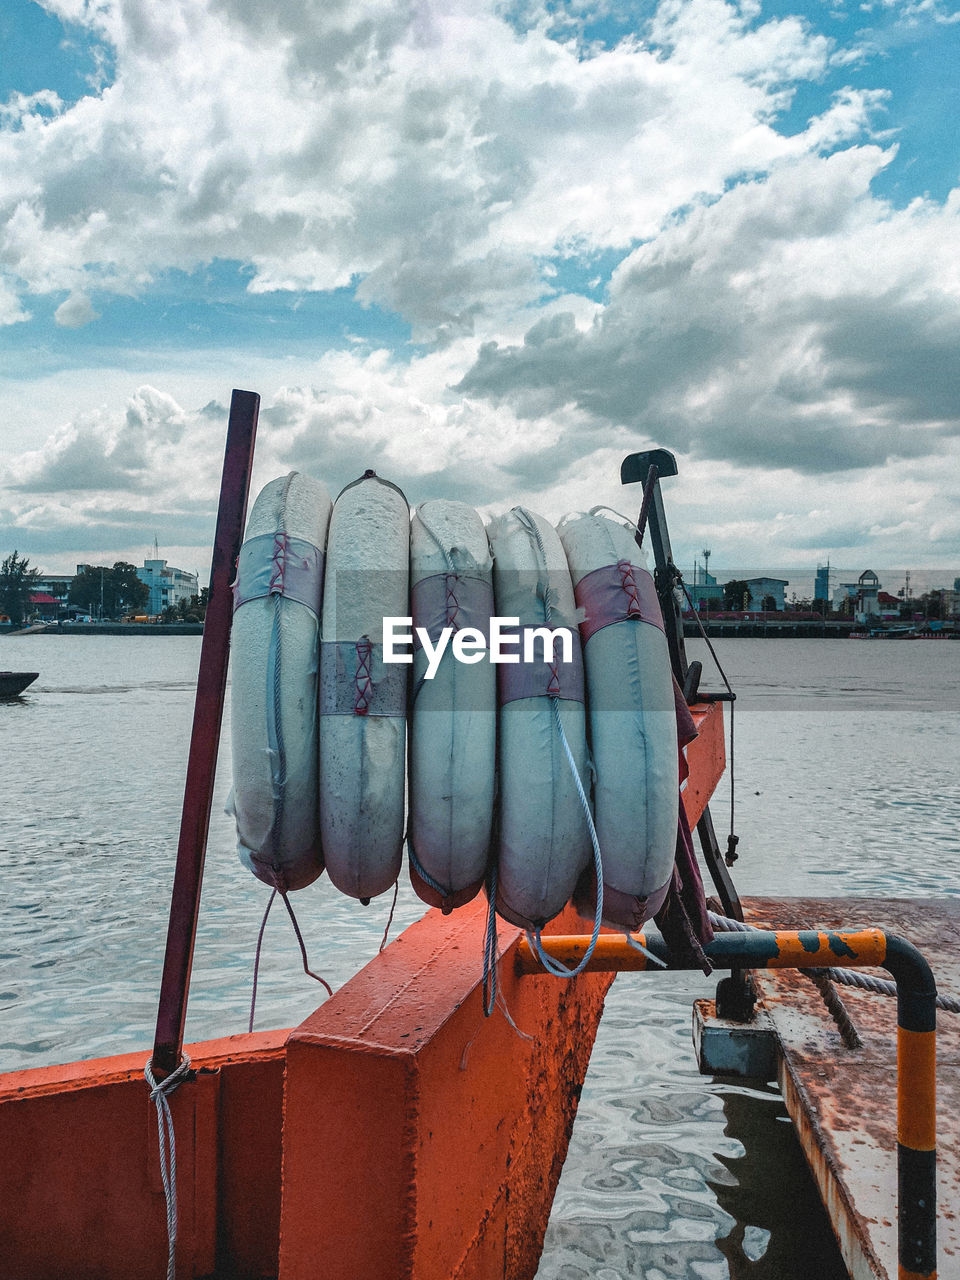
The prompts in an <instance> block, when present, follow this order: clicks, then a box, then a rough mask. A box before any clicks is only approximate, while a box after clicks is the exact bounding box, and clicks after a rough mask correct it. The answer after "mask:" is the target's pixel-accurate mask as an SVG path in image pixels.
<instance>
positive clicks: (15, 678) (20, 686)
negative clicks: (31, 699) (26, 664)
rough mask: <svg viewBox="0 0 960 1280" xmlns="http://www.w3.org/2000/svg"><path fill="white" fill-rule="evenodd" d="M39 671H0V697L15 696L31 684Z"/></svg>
mask: <svg viewBox="0 0 960 1280" xmlns="http://www.w3.org/2000/svg"><path fill="white" fill-rule="evenodd" d="M39 674H40V672H39V671H0V698H15V697H16V696H17V694H19V693H23V691H24V689H25V688H26V687H27V685H28V684H33V682H34V680H36V678H37V676H39Z"/></svg>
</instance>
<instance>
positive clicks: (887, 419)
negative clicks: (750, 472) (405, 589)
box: [460, 147, 960, 473]
mask: <svg viewBox="0 0 960 1280" xmlns="http://www.w3.org/2000/svg"><path fill="white" fill-rule="evenodd" d="M885 159H886V157H885V155H884V153H882V152H881V151H880V150H879V149H877V148H873V147H864V148H855V149H849V150H847V151H844V152H840V153H837V154H834V155H832V156H829V157H826V158H820V157H817V156H805V157H802V158H800V159H798V160H796V161H794V162H791V163H789V164H784V165H782V166H780V167H779V168H778V169H777V171H776V172H775V173H774V174H772V175H771V176H770V177H769V178H768V179H767V180H766V181H763V182H753V183H746V184H741V185H740V186H738V187H736V188H734V189H733V190H731V191H730V192H729V193H728V194H727V195H725V196H724V197H723V198H722V199H721V200H719V201H717V202H716V203H715V204H713V205H712V206H710V207H709V208H704V209H700V210H697V211H695V212H694V213H693V214H691V215H690V217H689V218H687V219H686V220H685V221H684V222H683V223H681V224H679V225H677V226H675V227H673V228H671V229H669V230H668V231H665V232H664V233H663V234H661V235H660V236H659V237H657V238H656V240H654V241H652V242H651V243H649V244H646V245H643V246H641V247H640V248H638V249H637V250H635V251H634V252H633V253H632V254H631V255H630V257H629V258H627V259H626V260H625V261H624V262H623V263H622V264H621V266H620V267H619V268H618V270H617V272H616V274H615V276H614V279H613V283H612V285H611V290H610V295H611V296H610V302H609V305H608V306H607V307H605V308H604V310H603V311H602V313H601V314H600V315H598V317H597V318H596V319H595V320H594V321H593V323H592V324H591V325H589V326H588V327H585V328H579V327H576V326H573V325H572V324H568V325H566V326H564V325H562V324H558V323H557V322H556V321H553V322H551V325H550V326H549V327H546V328H545V327H544V326H542V325H537V326H534V327H533V328H532V329H531V330H530V332H529V333H528V334H527V335H526V338H525V339H524V342H523V344H522V345H511V346H497V345H496V344H493V343H491V344H489V345H487V346H486V347H483V348H481V351H480V354H479V358H478V360H477V361H476V363H475V365H474V367H473V368H472V369H471V370H470V372H469V373H468V374H467V375H466V377H465V378H464V379H463V381H462V383H461V384H460V386H461V389H462V390H463V391H464V393H466V394H468V395H472V396H485V397H488V398H490V399H491V400H493V401H495V402H499V403H505V404H509V405H511V406H512V407H513V408H514V409H515V410H516V411H517V412H518V413H520V414H521V415H525V416H529V417H536V416H538V415H547V414H550V413H552V412H553V411H554V410H556V409H557V408H559V407H561V406H571V405H572V406H576V407H577V408H579V409H580V410H582V411H583V412H584V413H586V414H588V415H590V416H591V417H592V418H593V420H594V422H595V432H596V435H597V437H598V438H599V437H600V436H601V435H602V434H603V432H604V431H606V430H608V429H609V428H610V426H611V425H618V424H623V423H636V424H638V425H639V426H640V428H641V429H642V430H645V431H650V432H654V431H657V432H659V434H660V435H661V437H662V439H663V442H664V443H666V444H673V445H675V446H676V447H678V448H680V449H681V450H683V451H684V452H691V453H693V454H695V455H697V456H701V457H706V458H717V459H719V458H733V459H735V460H736V461H738V462H742V463H745V464H747V465H750V466H757V467H761V466H773V467H779V466H788V467H792V468H794V469H796V470H799V471H803V472H809V473H817V472H824V471H831V470H844V469H850V468H853V469H856V468H863V467H871V466H874V465H877V464H880V463H882V462H883V461H884V460H885V459H887V458H891V457H916V456H919V455H924V454H927V453H929V452H937V451H938V450H939V449H940V448H942V446H943V442H944V440H945V439H946V438H947V437H948V436H952V435H956V434H958V433H960V403H958V401H957V399H956V386H957V383H958V377H960V354H958V353H960V267H958V262H960V220H958V212H960V207H958V203H957V202H956V201H950V202H948V203H947V205H946V206H940V205H937V204H933V203H928V202H922V201H917V202H915V203H914V204H912V205H911V206H910V207H909V208H907V209H905V210H901V211H894V210H891V209H890V208H888V207H887V206H885V205H884V204H882V203H881V202H879V201H877V200H875V199H874V198H872V197H871V196H870V193H869V183H870V180H871V178H872V177H873V175H874V174H875V173H876V172H877V171H878V169H879V168H880V167H882V165H883V164H884V163H885Z"/></svg>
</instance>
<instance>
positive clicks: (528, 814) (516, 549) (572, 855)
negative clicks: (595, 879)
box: [487, 507, 590, 928]
mask: <svg viewBox="0 0 960 1280" xmlns="http://www.w3.org/2000/svg"><path fill="white" fill-rule="evenodd" d="M487 533H488V536H489V538H490V545H491V547H492V549H493V585H494V596H495V601H496V610H497V615H498V616H499V617H501V618H519V621H520V636H519V640H520V642H521V647H520V652H519V654H518V656H519V657H521V658H522V640H523V636H524V633H525V631H528V630H530V629H531V628H539V627H549V628H551V629H555V628H558V627H566V628H568V629H569V630H570V631H571V632H572V638H573V646H572V661H571V662H554V663H552V664H551V663H548V662H544V661H542V655H543V651H544V650H543V645H542V644H541V643H540V642H538V643H537V645H536V656H537V660H536V661H534V662H531V663H524V662H523V661H520V662H518V663H510V664H507V663H501V664H499V665H498V666H497V677H498V679H497V684H498V698H499V703H500V720H499V730H500V732H499V760H500V824H499V828H500V829H499V840H498V862H497V911H498V912H499V913H500V915H502V916H503V917H504V919H506V920H509V921H511V922H512V923H513V924H518V925H520V926H522V927H524V928H539V927H540V926H542V925H544V924H545V923H546V922H547V921H548V920H550V919H551V918H552V917H553V916H555V915H556V914H557V912H558V911H560V910H561V909H562V908H563V906H564V904H565V903H566V902H567V901H568V899H569V898H570V896H571V894H572V893H573V890H574V887H575V885H576V883H577V879H578V877H579V875H580V873H581V872H582V871H583V869H584V867H585V865H586V863H587V860H588V858H589V856H590V839H589V834H588V829H587V824H586V819H585V817H584V813H583V809H582V806H581V803H580V799H579V796H578V794H577V788H576V783H575V781H574V778H573V775H572V772H571V769H570V765H569V762H568V761H567V758H566V754H565V752H564V750H563V744H562V742H561V740H560V735H559V733H558V730H557V726H556V720H555V714H556V713H555V709H554V703H555V701H556V703H557V705H558V706H559V709H560V715H561V719H562V722H563V727H564V731H565V733H566V737H567V741H568V742H569V745H570V749H571V752H572V754H573V758H574V762H575V764H576V767H577V770H578V772H579V775H580V777H581V779H583V780H584V786H585V788H586V787H587V786H588V777H587V744H586V721H585V711H584V705H583V668H582V664H581V657H580V644H579V636H578V634H577V623H576V607H575V604H574V599H573V587H572V585H571V582H570V571H569V569H568V568H567V561H566V557H565V556H564V553H563V547H562V546H561V545H560V539H559V538H558V537H557V534H556V531H555V530H554V528H553V526H552V525H550V524H549V523H548V522H547V521H546V520H544V519H543V517H542V516H538V515H535V514H534V513H533V512H532V511H527V510H526V509H525V508H523V507H514V508H513V510H512V511H510V512H509V513H508V514H507V515H505V516H501V517H499V518H498V519H496V520H493V521H492V522H491V524H490V525H489V527H488V530H487ZM548 601H549V604H548ZM513 652H514V653H517V652H518V649H517V647H514V649H513ZM556 652H557V655H558V657H559V655H560V650H559V647H558V648H557V650H556Z"/></svg>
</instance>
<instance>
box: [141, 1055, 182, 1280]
mask: <svg viewBox="0 0 960 1280" xmlns="http://www.w3.org/2000/svg"><path fill="white" fill-rule="evenodd" d="M189 1072H190V1059H189V1058H188V1057H187V1055H186V1054H184V1055H183V1058H182V1059H181V1061H180V1065H179V1066H178V1067H177V1069H176V1070H175V1071H171V1072H170V1074H169V1075H168V1076H164V1078H163V1079H162V1080H161V1081H160V1083H159V1084H158V1083H157V1081H156V1080H155V1079H154V1075H153V1059H152V1058H150V1059H148V1061H147V1065H146V1066H145V1067H144V1069H143V1075H144V1079H145V1080H146V1082H147V1084H148V1085H149V1086H150V1097H151V1099H152V1100H153V1101H154V1102H155V1103H156V1104H157V1132H158V1133H159V1135H160V1178H161V1180H162V1182H163V1194H164V1197H165V1199H166V1202H167V1280H176V1277H177V1144H176V1141H175V1140H174V1136H173V1116H172V1115H171V1114H170V1103H169V1102H168V1101H167V1095H168V1094H171V1093H173V1091H174V1089H176V1088H178V1087H179V1086H180V1085H181V1084H183V1082H184V1080H185V1079H186V1078H187V1075H188V1074H189Z"/></svg>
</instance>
